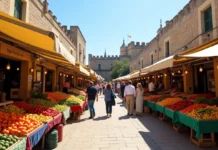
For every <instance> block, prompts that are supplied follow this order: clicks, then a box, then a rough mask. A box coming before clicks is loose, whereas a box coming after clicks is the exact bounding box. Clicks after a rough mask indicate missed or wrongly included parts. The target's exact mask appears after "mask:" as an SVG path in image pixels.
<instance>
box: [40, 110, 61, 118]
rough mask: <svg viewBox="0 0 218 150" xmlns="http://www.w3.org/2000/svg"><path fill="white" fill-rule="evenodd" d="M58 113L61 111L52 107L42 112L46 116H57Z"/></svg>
mask: <svg viewBox="0 0 218 150" xmlns="http://www.w3.org/2000/svg"><path fill="white" fill-rule="evenodd" d="M58 114H59V112H58V111H56V110H54V109H52V108H48V109H46V110H44V111H43V112H42V115H44V116H51V117H55V116H57V115H58Z"/></svg>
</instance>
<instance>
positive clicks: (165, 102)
mask: <svg viewBox="0 0 218 150" xmlns="http://www.w3.org/2000/svg"><path fill="white" fill-rule="evenodd" d="M179 101H182V99H181V98H167V99H164V100H163V101H160V102H157V104H159V105H162V106H167V105H173V104H175V103H177V102H179Z"/></svg>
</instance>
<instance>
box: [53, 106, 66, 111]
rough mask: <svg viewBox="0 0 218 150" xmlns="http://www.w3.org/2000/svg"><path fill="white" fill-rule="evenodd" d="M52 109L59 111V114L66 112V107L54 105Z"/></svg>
mask: <svg viewBox="0 0 218 150" xmlns="http://www.w3.org/2000/svg"><path fill="white" fill-rule="evenodd" d="M53 109H55V110H57V111H59V112H64V111H65V110H67V106H66V105H58V104H57V105H55V106H54V107H53Z"/></svg>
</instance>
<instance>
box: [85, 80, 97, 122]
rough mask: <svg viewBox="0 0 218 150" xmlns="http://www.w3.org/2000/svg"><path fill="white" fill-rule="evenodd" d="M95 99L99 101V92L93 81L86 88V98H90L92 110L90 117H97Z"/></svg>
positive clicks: (89, 104) (89, 102)
mask: <svg viewBox="0 0 218 150" xmlns="http://www.w3.org/2000/svg"><path fill="white" fill-rule="evenodd" d="M95 99H96V101H98V92H97V90H96V88H95V87H94V86H93V82H89V87H88V88H87V90H86V100H88V106H89V111H90V117H89V119H92V118H94V117H95V109H94V103H95Z"/></svg>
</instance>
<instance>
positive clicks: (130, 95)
mask: <svg viewBox="0 0 218 150" xmlns="http://www.w3.org/2000/svg"><path fill="white" fill-rule="evenodd" d="M124 98H125V100H126V108H127V115H130V116H132V115H133V110H134V99H135V87H134V86H133V85H132V81H131V80H129V81H128V85H127V86H126V87H125V90H124Z"/></svg>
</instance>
